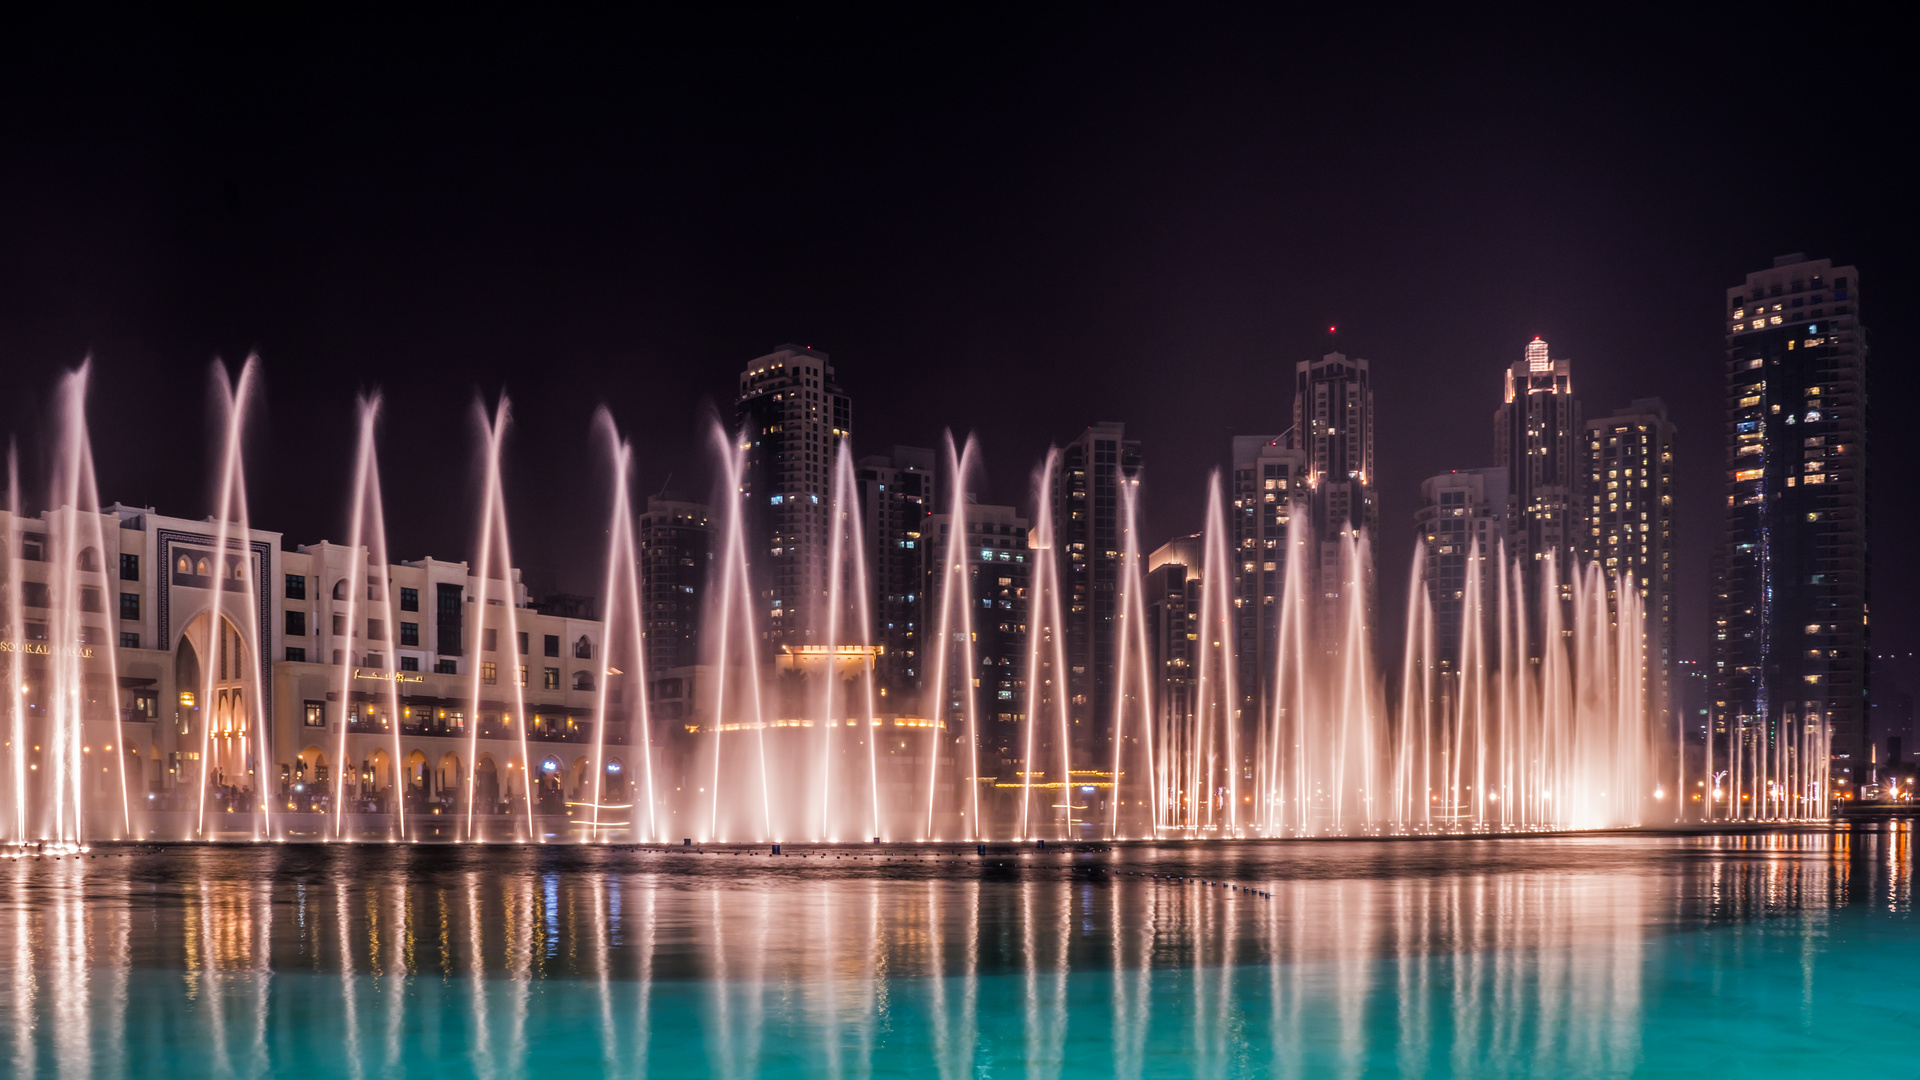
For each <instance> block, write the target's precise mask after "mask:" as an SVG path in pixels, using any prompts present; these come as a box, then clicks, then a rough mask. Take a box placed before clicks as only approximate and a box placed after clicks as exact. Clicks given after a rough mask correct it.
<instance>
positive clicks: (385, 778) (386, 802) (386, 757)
mask: <svg viewBox="0 0 1920 1080" xmlns="http://www.w3.org/2000/svg"><path fill="white" fill-rule="evenodd" d="M361 775H362V776H363V777H365V779H366V793H367V798H369V799H371V800H373V801H375V802H377V803H379V804H380V807H381V809H382V810H390V809H391V805H392V804H391V802H390V800H391V798H392V795H393V755H392V754H389V753H387V752H386V750H384V749H375V750H374V752H373V753H371V754H369V755H367V765H366V768H365V769H364V770H363V771H362V774H361Z"/></svg>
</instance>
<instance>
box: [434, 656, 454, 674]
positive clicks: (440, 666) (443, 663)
mask: <svg viewBox="0 0 1920 1080" xmlns="http://www.w3.org/2000/svg"><path fill="white" fill-rule="evenodd" d="M433 673H434V674H435V675H458V674H460V661H458V660H447V659H440V660H435V661H434V662H433Z"/></svg>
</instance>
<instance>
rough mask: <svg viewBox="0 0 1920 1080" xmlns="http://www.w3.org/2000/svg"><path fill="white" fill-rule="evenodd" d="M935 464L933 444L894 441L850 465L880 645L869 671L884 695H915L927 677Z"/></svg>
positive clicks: (848, 584) (852, 599) (850, 596)
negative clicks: (924, 651)
mask: <svg viewBox="0 0 1920 1080" xmlns="http://www.w3.org/2000/svg"><path fill="white" fill-rule="evenodd" d="M936 464H937V459H936V456H935V454H934V452H933V451H932V450H929V449H925V448H922V447H917V446H896V447H894V448H893V449H892V450H891V451H889V452H888V453H886V454H879V455H871V456H868V457H863V458H861V459H860V463H859V465H858V467H857V468H856V469H855V470H854V478H855V479H854V484H855V487H856V489H857V490H856V492H855V494H856V496H857V498H858V500H859V506H860V520H861V529H862V534H863V535H862V539H863V540H864V541H865V542H866V546H867V550H866V565H867V589H868V600H869V603H870V606H871V609H872V612H871V617H872V625H873V634H874V641H875V643H877V644H879V645H882V646H884V648H883V650H882V651H881V653H880V655H879V656H878V657H876V658H875V659H874V663H875V665H876V667H875V676H876V678H878V679H879V681H880V688H881V692H882V693H883V694H885V695H886V696H888V697H895V696H898V695H901V694H913V693H917V692H918V691H919V690H920V689H921V687H922V685H923V680H925V679H926V678H927V675H926V673H925V672H924V671H923V670H922V665H921V656H920V651H921V650H920V639H921V635H922V634H923V633H924V632H925V631H924V627H925V626H926V624H927V612H928V610H929V609H928V607H927V585H928V581H927V575H928V573H929V571H930V570H932V569H937V567H938V558H937V557H936V558H934V559H932V560H930V559H929V558H928V555H929V554H930V553H931V552H930V550H929V548H928V544H927V537H926V528H927V515H928V513H929V512H930V511H931V509H932V508H933V507H934V506H936V505H938V503H937V502H936V492H935V482H936V477H937V475H938V474H937V470H936V467H935V466H936ZM852 584H853V583H852V582H846V583H844V584H843V585H842V588H844V589H849V590H850V589H851V586H852ZM844 595H846V596H847V598H848V603H849V604H850V605H851V604H853V603H857V602H858V600H857V598H855V597H854V596H853V594H852V592H851V591H848V592H847V593H845V594H844ZM849 610H851V608H849ZM843 625H853V624H852V623H851V622H849V623H845V624H843Z"/></svg>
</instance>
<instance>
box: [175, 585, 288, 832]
mask: <svg viewBox="0 0 1920 1080" xmlns="http://www.w3.org/2000/svg"><path fill="white" fill-rule="evenodd" d="M258 670H259V663H258V658H257V657H256V656H254V655H253V652H252V650H251V649H249V648H248V647H247V638H246V635H245V633H244V632H242V630H241V627H240V625H239V624H238V623H236V622H235V621H234V620H233V618H232V617H231V616H229V615H227V614H226V613H224V612H223V613H221V614H220V615H219V617H218V619H217V621H216V619H215V616H214V613H213V612H210V611H202V612H200V613H199V614H198V615H195V616H194V617H193V618H191V619H189V620H188V621H187V624H186V626H185V627H184V628H182V629H181V631H180V637H179V640H178V643H177V644H176V645H175V647H174V660H173V674H174V685H175V687H176V689H177V690H178V692H179V717H180V721H179V727H178V732H179V735H180V736H181V749H182V750H183V751H185V753H184V754H183V755H182V756H183V759H184V760H183V761H182V762H181V764H182V765H183V766H186V767H185V768H183V769H182V770H181V773H180V776H179V779H178V781H177V783H179V784H180V785H182V786H183V787H185V788H186V789H187V790H188V791H192V790H193V787H194V785H195V784H196V783H205V784H206V785H207V792H208V795H209V796H210V798H211V799H212V801H213V803H214V804H218V805H221V806H223V807H225V806H231V807H233V808H234V809H236V810H249V809H253V808H255V807H256V806H257V805H258V802H259V799H258V798H257V797H255V794H254V792H255V790H256V789H257V788H259V787H260V779H259V778H258V777H256V773H260V774H261V775H262V776H264V777H265V778H266V780H267V781H268V782H269V783H271V782H272V781H273V780H274V779H275V778H277V776H278V769H277V768H275V767H274V766H272V764H271V763H270V762H268V763H262V762H259V761H257V760H256V758H257V757H258V753H259V749H260V747H259V736H260V735H261V733H262V731H261V729H262V725H263V724H264V717H263V716H262V715H261V703H260V702H259V701H258V700H257V697H258V694H257V690H258V686H259V681H258V679H257V675H258ZM196 765H197V766H198V769H197V770H196V769H195V768H194V766H196ZM262 770H264V771H262Z"/></svg>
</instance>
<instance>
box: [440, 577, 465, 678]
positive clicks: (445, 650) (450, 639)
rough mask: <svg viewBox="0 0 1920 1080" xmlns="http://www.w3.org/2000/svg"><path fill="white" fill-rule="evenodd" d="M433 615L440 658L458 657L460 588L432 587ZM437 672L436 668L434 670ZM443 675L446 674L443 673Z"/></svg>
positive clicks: (448, 586)
mask: <svg viewBox="0 0 1920 1080" xmlns="http://www.w3.org/2000/svg"><path fill="white" fill-rule="evenodd" d="M434 591H435V594H436V595H435V597H434V605H435V614H436V616H437V618H438V625H437V626H436V629H437V630H438V631H439V635H440V641H439V650H440V655H442V656H459V655H460V586H458V585H436V586H434ZM434 670H435V671H439V669H438V668H435V669H434ZM443 674H447V673H444V672H443Z"/></svg>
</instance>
